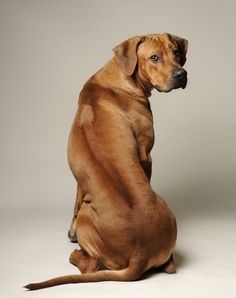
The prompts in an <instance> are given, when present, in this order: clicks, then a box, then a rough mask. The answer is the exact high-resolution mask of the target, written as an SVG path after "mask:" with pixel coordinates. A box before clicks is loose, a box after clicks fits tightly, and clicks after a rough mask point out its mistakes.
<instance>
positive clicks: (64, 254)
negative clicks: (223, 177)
mask: <svg viewBox="0 0 236 298" xmlns="http://www.w3.org/2000/svg"><path fill="white" fill-rule="evenodd" d="M206 214H207V213H206ZM179 216H182V215H180V214H179ZM69 221H70V214H69V211H67V210H65V211H64V212H62V211H61V212H59V211H54V212H51V214H50V212H49V211H47V212H43V211H36V210H34V211H27V212H26V211H22V212H18V213H17V214H16V213H14V212H13V213H12V211H7V210H5V211H4V212H3V210H2V212H1V214H0V229H1V230H0V232H1V246H0V251H1V253H0V268H1V270H0V281H1V297H4V298H8V297H11V298H13V297H17V298H21V297H57V298H60V297H66V298H70V297H84V298H86V297H96V298H98V297H103V298H104V297H112V298H115V297H119V298H120V297H145V298H146V297H161V298H163V297H181V298H184V297H190V298H193V297H197V298H204V297H207V298H210V297H214V298H217V297H219V298H222V297H227V298H233V297H236V256H235V253H236V218H235V213H234V212H225V211H224V212H223V214H221V213H220V212H217V213H215V214H214V212H211V213H210V215H209V214H208V215H205V213H202V215H201V214H199V215H198V216H196V215H195V216H193V217H192V218H191V216H190V217H189V216H186V217H183V218H179V219H178V221H179V235H178V244H177V247H176V251H175V258H176V263H177V266H178V268H177V269H178V272H177V273H176V274H174V275H166V274H164V273H155V274H152V275H150V276H148V277H147V278H146V279H143V280H141V281H137V282H125V283H122V282H100V283H88V284H71V285H63V286H58V287H54V288H49V289H44V290H41V291H35V292H28V291H26V290H25V289H23V288H22V286H23V285H24V284H27V283H29V282H34V281H40V280H43V279H47V278H50V277H54V276H57V275H62V274H70V273H75V272H76V268H75V267H73V266H72V265H71V264H69V262H68V257H69V254H70V252H71V251H72V250H73V249H74V248H75V247H76V245H75V244H72V243H70V242H69V241H68V239H67V236H66V233H67V228H68V224H69ZM78 273H79V272H78Z"/></svg>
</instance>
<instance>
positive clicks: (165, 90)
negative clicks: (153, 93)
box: [154, 80, 187, 93]
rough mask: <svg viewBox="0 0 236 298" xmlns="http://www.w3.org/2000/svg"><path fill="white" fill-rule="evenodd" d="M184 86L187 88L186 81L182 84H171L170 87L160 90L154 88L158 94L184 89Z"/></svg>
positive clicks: (156, 87)
mask: <svg viewBox="0 0 236 298" xmlns="http://www.w3.org/2000/svg"><path fill="white" fill-rule="evenodd" d="M186 86H187V80H186V81H183V82H179V83H174V84H171V85H170V86H167V87H165V88H160V87H159V86H158V85H155V86H154V88H155V89H156V90H157V91H159V92H165V93H168V92H170V91H172V90H174V89H179V88H182V89H185V88H186Z"/></svg>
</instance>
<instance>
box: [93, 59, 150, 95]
mask: <svg viewBox="0 0 236 298" xmlns="http://www.w3.org/2000/svg"><path fill="white" fill-rule="evenodd" d="M104 74H105V75H106V80H104V79H103V78H104ZM93 78H94V80H96V82H99V85H100V86H104V88H112V89H116V90H120V91H123V92H125V93H128V94H130V95H133V96H135V97H136V98H139V100H141V101H144V100H145V101H147V100H148V98H149V97H150V96H151V88H150V86H149V87H146V86H145V84H144V82H143V81H142V79H141V78H140V77H139V75H138V72H137V71H135V73H134V75H133V76H132V77H127V76H125V75H124V74H123V72H122V71H121V69H120V66H119V65H118V63H117V61H116V60H115V58H112V59H111V60H110V61H108V63H107V64H105V65H104V67H103V68H101V69H100V70H99V71H98V72H97V73H96V75H95V76H94V77H93Z"/></svg>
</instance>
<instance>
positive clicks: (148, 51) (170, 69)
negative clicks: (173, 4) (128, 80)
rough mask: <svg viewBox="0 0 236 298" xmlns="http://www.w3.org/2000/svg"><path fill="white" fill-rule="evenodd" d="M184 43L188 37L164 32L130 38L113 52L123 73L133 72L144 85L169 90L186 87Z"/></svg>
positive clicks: (185, 46) (186, 44)
mask: <svg viewBox="0 0 236 298" xmlns="http://www.w3.org/2000/svg"><path fill="white" fill-rule="evenodd" d="M187 46H188V42H187V40H185V39H183V38H180V37H177V36H175V35H170V34H167V33H165V34H155V35H154V34H153V35H146V36H142V37H134V38H131V39H129V40H127V41H125V42H123V43H122V44H121V45H119V46H118V47H116V48H115V49H114V52H115V57H116V59H117V61H118V63H119V64H120V66H121V69H122V71H123V72H124V74H125V75H127V76H133V75H134V74H136V76H138V79H139V80H140V81H141V83H142V84H143V85H144V86H145V87H146V88H149V89H152V88H156V89H157V90H158V91H162V92H169V91H171V90H172V89H177V88H185V87H186V84H187V72H186V70H185V69H184V68H183V67H182V66H183V65H184V63H185V61H186V53H187Z"/></svg>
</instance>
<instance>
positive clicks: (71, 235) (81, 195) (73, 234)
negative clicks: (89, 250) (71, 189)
mask: <svg viewBox="0 0 236 298" xmlns="http://www.w3.org/2000/svg"><path fill="white" fill-rule="evenodd" d="M83 198H84V193H83V191H82V189H81V187H80V186H79V184H78V185H77V193H76V201H75V206H74V214H73V217H72V221H71V224H70V229H69V231H68V237H69V239H70V241H71V242H77V238H76V232H75V231H76V220H77V215H78V212H79V210H80V207H81V204H82V202H83Z"/></svg>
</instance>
